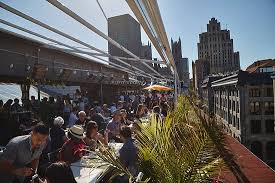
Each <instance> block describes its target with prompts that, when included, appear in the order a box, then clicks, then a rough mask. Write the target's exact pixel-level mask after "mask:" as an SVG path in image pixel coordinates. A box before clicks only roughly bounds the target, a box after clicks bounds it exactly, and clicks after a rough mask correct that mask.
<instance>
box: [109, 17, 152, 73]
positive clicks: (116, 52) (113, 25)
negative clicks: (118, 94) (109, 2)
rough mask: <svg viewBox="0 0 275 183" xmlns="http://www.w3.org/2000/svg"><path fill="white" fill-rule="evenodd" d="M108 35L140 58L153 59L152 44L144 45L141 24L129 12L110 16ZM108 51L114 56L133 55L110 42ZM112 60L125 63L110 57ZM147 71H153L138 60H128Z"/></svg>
mask: <svg viewBox="0 0 275 183" xmlns="http://www.w3.org/2000/svg"><path fill="white" fill-rule="evenodd" d="M108 36H109V37H111V38H112V39H113V40H115V41H116V42H118V43H119V44H121V45H122V46H123V47H125V48H126V49H128V50H129V51H131V52H132V53H134V54H135V55H136V56H138V57H139V58H143V59H149V60H152V49H151V44H150V43H149V42H148V44H147V45H142V42H141V29H140V24H139V23H138V22H137V21H136V20H135V19H134V18H133V17H132V16H131V15H129V14H124V15H119V16H115V17H110V18H108ZM108 52H109V54H111V55H112V56H120V57H131V56H130V55H128V54H127V53H125V52H124V51H122V50H121V49H119V48H117V47H116V46H114V45H112V44H110V43H108ZM109 61H110V62H114V63H116V64H119V65H123V64H121V63H120V62H118V61H116V60H114V59H111V58H109ZM127 62H128V63H130V64H131V65H134V66H136V67H138V68H139V69H141V70H143V71H145V72H151V71H150V70H149V69H148V68H147V67H146V66H145V65H144V64H142V63H141V62H140V63H139V62H136V61H129V60H128V61H127Z"/></svg>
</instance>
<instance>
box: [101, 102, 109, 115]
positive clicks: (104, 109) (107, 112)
mask: <svg viewBox="0 0 275 183" xmlns="http://www.w3.org/2000/svg"><path fill="white" fill-rule="evenodd" d="M101 114H102V116H103V117H105V118H108V117H110V115H111V110H110V109H109V108H108V105H107V104H103V106H102V111H101Z"/></svg>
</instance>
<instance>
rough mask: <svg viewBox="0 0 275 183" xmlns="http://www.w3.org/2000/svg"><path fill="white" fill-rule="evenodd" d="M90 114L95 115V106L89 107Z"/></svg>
mask: <svg viewBox="0 0 275 183" xmlns="http://www.w3.org/2000/svg"><path fill="white" fill-rule="evenodd" d="M90 115H91V116H94V115H96V109H95V108H91V109H90Z"/></svg>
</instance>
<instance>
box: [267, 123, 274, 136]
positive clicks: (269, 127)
mask: <svg viewBox="0 0 275 183" xmlns="http://www.w3.org/2000/svg"><path fill="white" fill-rule="evenodd" d="M274 128H275V125H274V120H266V121H265V132H266V133H268V134H273V133H274V131H275V129H274Z"/></svg>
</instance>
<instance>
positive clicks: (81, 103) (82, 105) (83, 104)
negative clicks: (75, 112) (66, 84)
mask: <svg viewBox="0 0 275 183" xmlns="http://www.w3.org/2000/svg"><path fill="white" fill-rule="evenodd" d="M79 110H80V111H84V110H85V103H84V101H83V99H82V98H80V99H79Z"/></svg>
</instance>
